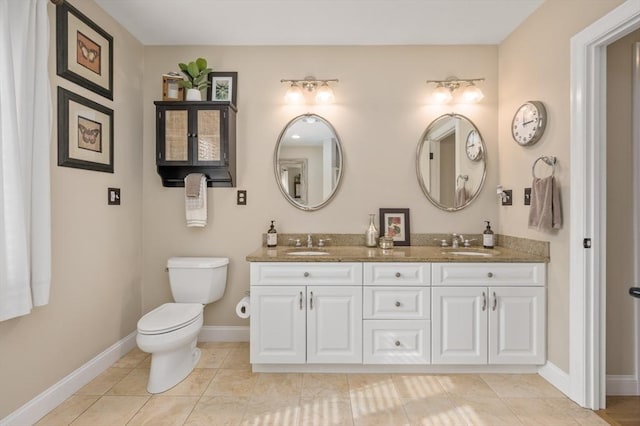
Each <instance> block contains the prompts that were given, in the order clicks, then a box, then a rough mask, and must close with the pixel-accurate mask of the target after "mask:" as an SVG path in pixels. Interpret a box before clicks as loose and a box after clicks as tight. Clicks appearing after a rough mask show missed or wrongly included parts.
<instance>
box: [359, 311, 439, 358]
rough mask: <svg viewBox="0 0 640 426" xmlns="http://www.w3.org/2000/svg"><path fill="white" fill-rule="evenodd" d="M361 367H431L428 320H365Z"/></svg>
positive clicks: (429, 325) (429, 326)
mask: <svg viewBox="0 0 640 426" xmlns="http://www.w3.org/2000/svg"><path fill="white" fill-rule="evenodd" d="M362 356H363V363H364V364H430V363H431V321H426V320H366V321H364V330H363V353H362Z"/></svg>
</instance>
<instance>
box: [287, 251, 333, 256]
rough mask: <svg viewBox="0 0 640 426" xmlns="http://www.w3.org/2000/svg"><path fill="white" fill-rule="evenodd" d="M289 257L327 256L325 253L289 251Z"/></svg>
mask: <svg viewBox="0 0 640 426" xmlns="http://www.w3.org/2000/svg"><path fill="white" fill-rule="evenodd" d="M287 254H288V255H290V256H324V255H326V254H329V252H327V251H290V252H289V253H287Z"/></svg>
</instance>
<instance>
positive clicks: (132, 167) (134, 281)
mask: <svg viewBox="0 0 640 426" xmlns="http://www.w3.org/2000/svg"><path fill="white" fill-rule="evenodd" d="M74 4H75V5H76V7H78V8H79V9H80V10H81V11H82V12H83V13H85V14H86V15H87V16H89V17H91V19H93V20H94V21H95V22H96V23H97V24H98V25H100V26H101V27H102V28H104V29H105V30H106V31H107V32H108V33H110V34H111V35H112V36H113V38H114V45H115V52H114V53H115V55H114V64H115V68H114V89H115V91H114V99H115V101H113V102H112V101H109V100H107V99H105V98H103V97H101V96H98V95H96V94H93V93H92V92H90V91H88V90H85V89H82V88H80V87H79V86H77V85H75V84H73V83H71V82H69V81H67V80H64V79H62V78H59V77H57V76H56V71H55V54H56V50H55V7H54V6H53V5H52V4H49V17H50V19H49V21H50V29H51V50H50V60H49V69H50V79H51V87H52V96H53V117H54V128H53V133H52V139H51V195H52V225H53V235H52V238H53V244H52V245H53V247H52V249H53V279H52V285H51V300H50V303H49V304H48V305H47V306H44V307H40V308H36V309H34V310H33V313H32V314H31V315H27V316H24V317H20V318H16V319H12V320H8V321H4V322H0V354H1V355H0V357H1V359H2V361H1V362H0V383H2V385H0V389H1V390H0V419H2V418H4V417H5V416H7V415H9V414H10V413H11V412H13V411H14V410H16V409H18V408H19V407H20V406H21V405H23V404H25V403H26V402H28V401H29V400H31V399H33V398H34V397H36V396H37V395H38V394H39V393H41V392H43V391H44V390H46V389H47V388H48V387H49V386H51V385H53V384H54V383H56V382H57V381H59V380H61V379H62V378H63V377H65V376H66V375H68V374H69V373H71V372H72V371H74V370H75V369H77V368H79V367H80V366H82V365H83V364H84V363H86V362H88V361H89V360H90V359H92V358H93V357H95V356H96V355H97V354H99V353H100V352H101V351H103V350H104V349H106V348H108V347H109V346H111V345H112V344H114V343H115V342H117V341H118V340H120V339H121V338H123V337H125V336H126V335H128V334H129V333H131V332H132V331H134V330H135V326H136V322H137V320H138V318H139V316H140V312H141V294H140V281H141V268H140V265H141V249H142V242H141V229H140V228H141V218H142V201H141V198H142V193H141V192H142V171H141V163H142V126H141V124H140V123H141V121H142V87H141V82H142V77H143V75H142V73H143V70H142V65H143V64H142V60H141V58H142V54H143V47H142V45H141V44H140V43H138V42H137V41H136V40H135V39H134V38H133V37H131V36H130V35H129V34H128V33H127V32H125V31H124V30H123V29H122V28H121V27H120V26H119V25H118V24H116V23H115V22H114V21H113V20H112V19H111V17H109V16H108V15H107V14H106V13H104V12H103V11H102V9H100V8H98V7H97V6H96V4H95V3H94V2H93V1H90V0H83V1H82V2H74ZM56 86H62V87H65V88H66V89H69V90H71V91H73V92H75V93H78V94H80V95H82V96H84V97H87V98H90V99H92V100H94V101H96V102H98V103H100V104H102V105H105V106H107V107H109V108H112V109H114V110H115V119H114V125H115V140H114V146H115V149H114V154H115V160H114V164H115V173H114V174H110V173H100V172H92V171H87V170H79V169H72V168H68V167H58V166H57V158H58V155H57V136H56V134H57V133H56V131H57V125H56V122H55V120H56V117H57V109H56V90H57V89H56ZM108 187H119V188H121V189H122V205H121V206H115V207H114V206H107V188H108Z"/></svg>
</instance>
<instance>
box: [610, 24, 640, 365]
mask: <svg viewBox="0 0 640 426" xmlns="http://www.w3.org/2000/svg"><path fill="white" fill-rule="evenodd" d="M637 42H640V30H637V31H634V32H633V33H631V34H629V35H627V36H626V37H623V38H622V39H620V40H618V41H617V42H615V43H613V44H612V45H610V46H608V47H607V206H608V208H607V265H606V266H607V374H620V375H623V374H631V375H632V374H634V371H635V370H634V369H635V366H634V351H635V349H634V333H635V330H634V326H633V317H634V316H633V299H632V298H631V297H629V293H628V291H629V287H630V286H631V285H632V284H633V283H634V282H635V278H634V275H633V269H634V266H635V262H636V261H635V257H634V248H633V242H634V241H633V235H634V234H633V227H634V224H633V203H632V200H633V139H632V129H633V117H634V116H636V115H637V111H636V112H635V113H634V111H633V108H632V106H633V99H632V95H633V45H634V43H637Z"/></svg>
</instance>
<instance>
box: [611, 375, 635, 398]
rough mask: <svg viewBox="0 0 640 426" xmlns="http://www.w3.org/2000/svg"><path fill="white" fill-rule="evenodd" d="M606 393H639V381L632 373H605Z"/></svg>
mask: <svg viewBox="0 0 640 426" xmlns="http://www.w3.org/2000/svg"><path fill="white" fill-rule="evenodd" d="M607 395H640V382H638V379H637V378H636V376H633V375H628V376H614V375H607Z"/></svg>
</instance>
